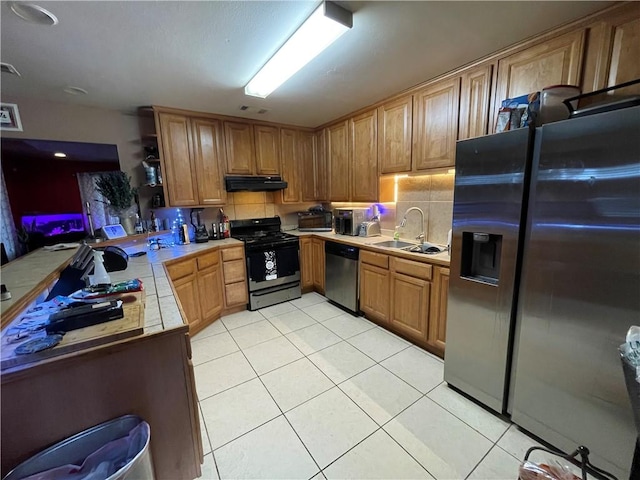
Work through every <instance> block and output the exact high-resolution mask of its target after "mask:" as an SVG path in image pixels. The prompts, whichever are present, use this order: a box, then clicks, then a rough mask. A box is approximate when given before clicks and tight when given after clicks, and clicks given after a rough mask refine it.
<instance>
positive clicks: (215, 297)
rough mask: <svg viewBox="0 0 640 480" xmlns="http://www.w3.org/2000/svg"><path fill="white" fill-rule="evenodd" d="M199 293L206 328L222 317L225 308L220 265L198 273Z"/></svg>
mask: <svg viewBox="0 0 640 480" xmlns="http://www.w3.org/2000/svg"><path fill="white" fill-rule="evenodd" d="M198 291H199V294H200V311H201V312H202V319H203V323H204V325H203V327H204V326H206V325H207V324H209V323H211V322H212V321H213V320H215V319H217V318H218V317H219V316H220V312H222V307H223V306H224V298H223V294H222V271H221V269H220V264H217V265H214V266H213V267H209V268H207V269H205V270H201V271H199V272H198ZM189 333H192V332H191V331H189Z"/></svg>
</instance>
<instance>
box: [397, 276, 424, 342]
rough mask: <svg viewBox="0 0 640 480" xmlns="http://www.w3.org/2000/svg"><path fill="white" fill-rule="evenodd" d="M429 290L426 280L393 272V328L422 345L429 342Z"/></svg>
mask: <svg viewBox="0 0 640 480" xmlns="http://www.w3.org/2000/svg"><path fill="white" fill-rule="evenodd" d="M429 290H430V284H429V282H427V281H426V280H422V279H420V278H415V277H410V276H408V275H403V274H401V273H396V272H391V316H390V318H389V321H390V323H391V327H392V328H394V329H395V330H397V331H398V332H401V333H402V334H404V335H406V336H407V337H410V338H412V339H413V340H415V341H417V342H420V343H425V342H426V341H427V327H428V325H429Z"/></svg>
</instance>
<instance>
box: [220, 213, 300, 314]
mask: <svg viewBox="0 0 640 480" xmlns="http://www.w3.org/2000/svg"><path fill="white" fill-rule="evenodd" d="M281 223H282V222H281V221H280V217H269V218H252V219H248V220H232V221H231V237H233V238H236V239H238V240H242V241H243V242H244V250H245V257H246V262H247V278H248V279H249V281H248V288H249V310H258V309H259V308H264V307H268V306H270V305H275V304H277V303H282V302H286V301H288V300H293V299H295V298H300V296H301V295H302V292H301V287H300V260H299V249H300V246H299V240H298V237H296V236H294V235H290V234H288V233H284V232H282V231H280V228H281Z"/></svg>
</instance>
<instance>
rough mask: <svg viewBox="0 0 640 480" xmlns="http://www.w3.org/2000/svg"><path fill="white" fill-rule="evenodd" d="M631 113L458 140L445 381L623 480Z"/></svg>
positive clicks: (627, 436)
mask: <svg viewBox="0 0 640 480" xmlns="http://www.w3.org/2000/svg"><path fill="white" fill-rule="evenodd" d="M639 132H640V107H632V108H626V109H620V110H616V111H611V112H606V113H599V114H594V115H591V116H585V117H581V118H575V119H570V120H565V121H561V122H557V123H551V124H547V125H544V126H543V127H542V128H538V129H536V130H535V131H533V130H532V131H529V130H524V129H523V130H515V131H511V132H505V133H500V134H496V135H491V136H487V137H482V138H477V139H473V140H465V141H461V142H458V146H457V152H456V180H455V194H454V212H453V243H452V254H451V279H450V292H449V302H448V316H447V348H446V354H445V380H446V381H447V382H448V383H449V384H450V385H452V386H454V387H456V388H458V389H460V390H462V391H463V392H466V393H467V394H469V395H470V396H471V397H474V398H476V399H477V400H478V401H480V402H481V403H483V404H485V405H487V406H488V407H490V408H492V409H494V410H496V411H498V412H503V413H507V414H511V417H512V420H513V421H514V422H515V423H517V424H518V425H520V426H522V427H523V428H525V429H526V430H528V431H530V432H532V433H533V434H535V435H537V436H539V437H541V438H542V439H544V440H546V441H548V442H550V443H551V444H553V445H555V446H556V447H558V448H561V449H563V450H565V451H570V450H573V449H574V448H575V447H576V446H577V445H586V446H588V448H589V449H590V450H591V452H592V459H593V461H594V463H596V464H598V465H599V466H601V467H602V468H604V469H605V470H609V471H612V472H614V473H617V474H618V476H619V477H620V478H622V477H628V475H629V470H630V467H631V459H632V455H633V447H634V444H635V437H636V433H635V431H634V428H633V420H632V416H631V407H630V404H629V399H628V397H627V395H626V390H625V385H624V378H623V375H622V371H621V369H620V359H619V358H618V353H617V347H618V346H619V345H620V344H621V343H623V341H624V336H625V333H626V331H627V330H628V328H629V327H630V326H631V325H632V324H633V323H637V321H638V318H640V295H639V292H640V142H638V133H639Z"/></svg>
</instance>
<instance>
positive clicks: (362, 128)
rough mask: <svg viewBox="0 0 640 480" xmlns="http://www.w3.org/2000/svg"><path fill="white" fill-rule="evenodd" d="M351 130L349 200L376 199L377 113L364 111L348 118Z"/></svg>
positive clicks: (366, 200) (373, 200)
mask: <svg viewBox="0 0 640 480" xmlns="http://www.w3.org/2000/svg"><path fill="white" fill-rule="evenodd" d="M349 127H350V130H351V148H350V149H349V153H350V158H349V161H350V163H351V201H352V202H376V201H378V138H377V130H378V115H377V110H371V111H369V112H365V113H363V114H361V115H358V116H357V117H353V118H352V119H350V120H349Z"/></svg>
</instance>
